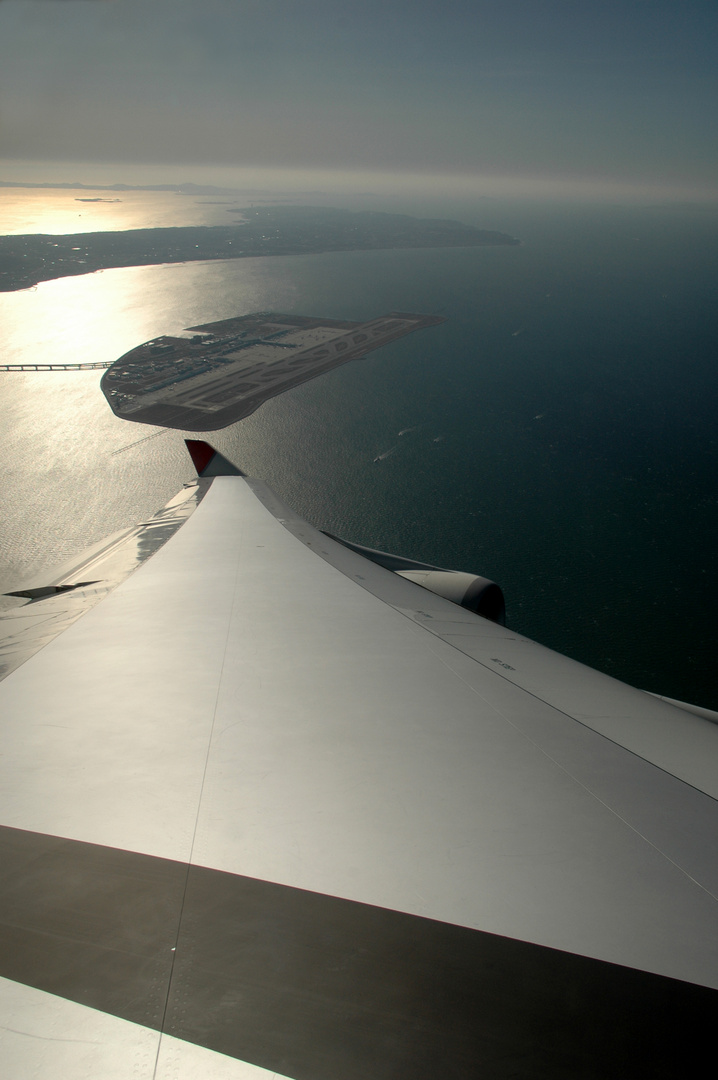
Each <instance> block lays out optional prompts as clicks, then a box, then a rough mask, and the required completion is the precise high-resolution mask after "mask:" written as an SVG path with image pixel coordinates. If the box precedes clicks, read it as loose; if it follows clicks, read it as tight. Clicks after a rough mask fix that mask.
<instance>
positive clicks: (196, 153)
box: [0, 0, 718, 198]
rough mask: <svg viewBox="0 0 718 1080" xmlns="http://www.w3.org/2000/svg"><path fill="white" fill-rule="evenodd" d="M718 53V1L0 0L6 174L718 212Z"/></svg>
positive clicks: (0, 151) (0, 147) (0, 141)
mask: <svg viewBox="0 0 718 1080" xmlns="http://www.w3.org/2000/svg"><path fill="white" fill-rule="evenodd" d="M717 42H718V4H716V3H715V0H600V2H599V0H593V2H589V0H361V2H359V0H353V2H347V0H0V159H2V160H3V161H12V160H15V161H22V162H43V161H52V162H60V161H67V162H75V161H78V162H88V163H93V162H94V163H102V162H108V163H113V164H114V163H120V164H121V163H127V164H128V165H129V164H137V163H149V164H154V165H157V166H160V165H162V166H171V165H174V164H183V165H193V164H194V165H196V166H206V165H208V164H213V165H221V166H238V167H242V168H253V169H261V168H266V169H295V170H312V169H314V170H329V171H331V170H335V171H337V172H341V171H344V172H346V173H352V172H355V173H358V172H361V171H364V172H375V173H382V172H386V173H392V174H399V175H401V174H406V175H412V176H416V175H426V176H441V175H445V176H454V177H480V176H481V177H493V178H494V180H495V181H496V182H501V181H502V180H504V179H505V180H506V181H507V182H519V183H523V184H524V186H526V185H528V187H530V186H531V184H534V185H541V184H543V185H544V186H545V185H546V184H552V183H555V184H558V185H561V184H563V185H567V184H568V185H569V186H570V185H576V186H578V187H580V186H581V185H584V186H587V189H588V188H590V187H591V186H593V188H594V189H596V190H598V189H599V188H600V187H601V186H603V187H605V189H606V190H607V191H608V190H611V189H612V188H615V189H616V190H619V189H627V188H630V187H631V186H633V187H635V189H636V190H648V189H650V188H654V189H656V190H661V191H664V192H665V193H666V194H668V195H671V196H674V197H679V198H680V197H686V198H691V197H697V198H717V197H718V171H717V169H716V166H717V165H718V139H717V138H716V129H715V116H716V105H717V104H718V100H717V99H718V93H717V90H718V64H716V62H715V56H716V44H717ZM0 172H2V170H0ZM0 178H2V177H1V176H0ZM117 178H118V179H119V177H117ZM182 179H188V177H187V176H186V175H185V176H183V177H182Z"/></svg>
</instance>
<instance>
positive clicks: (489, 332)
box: [0, 195, 718, 708]
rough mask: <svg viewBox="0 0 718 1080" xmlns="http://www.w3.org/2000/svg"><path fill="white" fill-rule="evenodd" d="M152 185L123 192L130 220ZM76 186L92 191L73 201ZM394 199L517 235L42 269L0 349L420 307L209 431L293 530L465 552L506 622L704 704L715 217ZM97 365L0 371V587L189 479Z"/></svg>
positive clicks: (44, 357) (1, 302)
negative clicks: (80, 272)
mask: <svg viewBox="0 0 718 1080" xmlns="http://www.w3.org/2000/svg"><path fill="white" fill-rule="evenodd" d="M163 198H164V199H165V200H166V199H167V197H166V196H164V197H163ZM139 205H140V200H139V197H133V203H132V210H133V218H132V221H133V227H136V222H137V221H139V220H141V214H139V211H138V206H139ZM157 205H158V204H157V202H156V199H155V201H153V200H152V198H151V197H150V196H149V195H147V206H148V210H147V219H148V221H150V220H156V219H157V214H158V210H157ZM93 206H96V207H98V208H99V209H98V213H99V212H100V211H101V212H102V213H104V214H105V215H107V213H109V211H110V210H112V212H113V213H115V212H116V210H115V209H113V208H112V207H111V206H110V205H109V204H108V205H107V206H104V205H103V204H87V206H86V205H85V204H82V211H83V214H84V213H90V212H91V210H92V207H93ZM195 206H196V207H198V209H193V210H192V214H195V213H199V214H201V213H203V211H202V210H201V207H200V204H199V203H196V204H195ZM375 208H379V207H375ZM388 208H389V209H391V210H392V211H396V210H397V209H401V207H399V206H396V205H392V206H391V207H388ZM406 209H407V210H408V211H410V212H414V211H415V210H416V209H417V208H416V207H414V206H408V207H406ZM421 209H422V210H424V212H426V213H428V214H431V215H432V216H446V217H459V218H461V219H462V220H464V221H466V222H469V223H472V224H476V225H479V226H484V227H486V228H495V229H501V230H503V231H506V232H509V233H511V234H512V235H515V236H517V237H519V238H520V239H521V241H522V243H521V245H520V246H519V247H485V248H465V249H426V250H417V251H412V250H390V251H363V252H337V253H330V254H324V255H308V256H286V257H281V258H279V257H277V258H264V259H247V260H237V261H231V262H209V263H195V264H186V265H175V266H160V267H140V268H130V269H120V270H108V271H104V272H102V273H98V274H93V275H88V276H86V277H75V278H67V279H61V280H58V281H52V282H46V283H43V284H41V285H39V286H38V287H37V288H36V289H33V290H26V291H23V292H19V293H11V294H3V295H0V342H1V343H2V350H1V354H2V355H1V357H0V360H1V362H4V363H8V362H11V363H23V362H25V363H33V362H43V363H44V362H47V361H49V360H54V361H56V362H65V363H67V362H88V361H106V362H109V361H111V360H114V359H116V358H117V357H118V356H120V355H121V354H122V353H124V352H125V351H127V350H129V349H130V348H132V347H134V346H135V345H137V344H139V343H140V342H142V341H144V340H147V339H148V338H150V337H153V336H155V335H158V334H162V333H172V332H173V331H176V330H179V329H181V328H183V327H187V326H190V325H193V324H196V323H200V322H209V321H212V320H215V319H221V318H227V317H229V316H232V315H239V314H244V313H248V312H251V311H256V310H276V311H284V312H296V313H299V314H307V315H320V316H325V317H329V318H339V319H356V320H363V319H369V318H373V317H376V316H378V315H381V314H384V313H386V312H388V311H392V310H399V311H401V310H404V311H418V312H430V313H438V314H441V315H444V316H445V317H446V319H447V322H445V323H444V324H442V325H441V326H438V327H433V328H431V329H427V330H422V331H419V332H417V333H414V334H412V335H410V336H408V337H406V338H404V339H402V340H400V341H397V342H394V343H392V344H391V345H388V346H386V347H385V348H383V349H381V350H380V351H379V352H377V353H374V354H371V355H370V356H369V357H367V358H366V359H364V360H361V361H356V362H352V363H350V364H348V365H346V366H344V367H340V368H337V369H335V370H334V371H332V372H330V373H328V374H327V375H324V376H322V377H321V378H319V379H316V380H314V381H313V382H310V383H307V384H305V385H304V386H301V387H298V388H296V389H295V390H292V391H289V392H288V393H286V394H284V395H282V396H281V397H279V398H275V399H273V400H271V401H269V402H267V403H266V404H265V405H264V406H262V408H261V409H260V410H259V411H258V412H257V413H255V414H254V415H253V416H251V417H249V418H247V419H245V420H243V421H241V422H240V423H239V424H237V425H234V426H233V427H231V428H227V429H225V430H224V431H221V432H216V433H213V434H212V435H211V436H210V438H211V441H212V442H214V443H215V445H217V446H218V448H220V449H221V450H222V451H223V452H224V453H225V454H227V455H228V456H229V457H231V458H232V459H233V460H235V461H236V462H237V463H238V464H239V465H241V467H242V468H243V469H244V470H245V471H247V472H249V473H250V474H252V475H255V476H258V477H261V478H262V479H264V480H266V481H267V482H268V483H269V484H270V485H271V486H272V487H273V488H274V489H275V490H276V491H277V493H278V494H279V495H280V496H282V497H283V498H284V499H285V500H286V501H287V502H288V503H289V504H290V505H291V506H292V507H294V508H295V509H296V510H297V511H298V512H299V513H301V514H303V515H304V516H305V517H307V518H308V519H309V520H310V521H312V522H313V523H314V524H316V525H318V526H319V527H321V528H324V529H328V530H329V531H331V532H334V533H337V534H339V535H342V536H346V537H348V538H350V539H353V540H356V541H359V542H361V543H365V544H369V545H371V546H374V547H379V548H383V549H384V550H388V551H393V552H397V553H400V554H403V555H407V556H410V557H414V558H417V559H420V560H423V561H428V562H432V563H436V564H438V565H442V566H447V567H451V568H455V569H460V570H470V571H474V572H477V573H480V574H485V575H486V576H489V577H491V578H493V579H494V580H496V581H498V582H499V584H500V585H501V586H502V588H503V589H504V592H505V595H506V600H507V610H508V621H509V624H510V625H511V626H512V627H514V628H515V629H516V630H518V631H520V632H522V633H524V634H526V635H528V636H530V637H533V638H535V639H536V640H538V641H541V642H542V643H544V644H546V645H549V646H551V647H553V648H556V649H559V650H561V651H563V652H566V653H568V654H569V655H571V656H574V657H576V658H577V659H579V660H582V661H584V662H586V663H589V664H591V665H593V666H595V667H598V668H600V669H601V670H604V671H607V672H609V673H610V674H614V675H616V676H618V677H620V678H622V679H625V680H627V681H629V682H631V683H633V684H634V685H638V686H641V687H644V688H646V689H649V690H653V691H656V692H659V693H664V694H668V695H671V696H674V697H679V698H683V699H685V700H693V701H697V702H701V703H703V704H707V705H712V706H713V707H714V708H716V707H718V678H717V677H716V664H715V619H714V614H713V609H714V604H715V596H716V585H717V580H716V579H717V577H718V572H717V568H716V560H715V556H714V550H713V549H714V538H715V535H716V524H717V523H718V509H717V507H718V490H717V486H716V483H717V481H716V464H717V462H716V458H717V457H718V451H717V443H716V421H715V401H716V389H717V387H716V383H717V382H718V376H717V373H716V363H715V348H716V346H715V342H716V316H715V303H714V299H713V298H714V295H715V286H716V279H717V277H718V272H717V270H716V262H715V250H716V241H717V240H718V215H716V214H714V213H712V212H710V211H707V210H699V209H696V208H691V207H675V206H674V207H653V208H641V207H633V208H625V207H611V206H605V205H604V206H579V205H572V206H567V207H559V206H556V205H539V204H535V205H531V204H528V203H525V202H524V203H519V202H516V203H502V202H499V201H498V200H482V201H480V202H476V203H474V204H469V203H466V204H463V205H461V206H457V205H453V206H446V207H444V206H443V205H442V203H441V201H440V200H437V201H436V202H435V204H432V205H431V206H428V205H427V206H426V207H422V208H421ZM206 212H207V213H211V214H214V215H216V214H217V213H219V212H220V209H219V208H218V207H217V206H216V205H212V206H211V209H210V207H209V206H208V208H207V211H206ZM162 214H163V215H165V214H166V210H165V208H164V203H163V204H162ZM138 215H139V216H138ZM153 215H154V217H153ZM183 215H184V217H186V216H187V211H186V210H183ZM190 216H191V215H190ZM162 220H163V221H164V220H165V217H162ZM213 220H214V219H213ZM168 223H169V222H168ZM58 231H60V230H58ZM62 231H67V230H66V228H65V227H63V230H62ZM100 375H101V373H100V372H96V371H95V372H68V373H60V372H52V373H25V374H15V373H0V432H1V437H2V446H3V484H2V493H1V495H0V499H1V505H0V511H1V512H2V526H1V528H2V532H1V533H0V586H1V587H2V588H3V589H7V588H11V587H12V586H13V585H15V584H17V582H18V581H19V580H21V579H22V578H23V577H24V576H27V575H28V574H30V573H31V572H36V571H37V570H39V569H40V568H42V567H44V566H51V565H52V564H53V563H56V562H59V561H61V560H63V559H65V558H68V557H69V556H70V555H71V554H73V553H74V552H75V551H78V550H81V549H82V548H83V547H85V546H87V545H88V544H90V543H92V542H94V541H95V540H97V539H100V538H101V537H102V536H104V535H106V534H107V533H109V532H112V531H114V530H116V529H119V528H121V527H124V526H128V525H132V524H134V523H135V522H136V521H138V520H143V519H144V518H146V516H147V515H148V514H150V513H152V512H153V510H155V509H157V508H158V507H159V506H160V505H162V503H163V502H164V501H166V500H167V499H168V498H169V497H171V495H172V494H174V492H175V491H176V490H177V489H178V488H179V487H180V486H181V484H182V482H183V481H186V480H188V479H190V478H191V476H192V467H191V464H190V463H189V459H188V458H187V455H186V452H185V450H184V447H183V444H182V435H181V433H179V432H162V431H161V430H160V429H156V428H149V427H145V426H143V425H138V424H133V423H130V422H127V421H123V420H119V419H117V418H116V417H114V416H113V415H112V413H111V412H110V410H109V407H108V406H107V404H106V402H105V400H104V397H103V395H102V393H101V392H100V390H99V379H100Z"/></svg>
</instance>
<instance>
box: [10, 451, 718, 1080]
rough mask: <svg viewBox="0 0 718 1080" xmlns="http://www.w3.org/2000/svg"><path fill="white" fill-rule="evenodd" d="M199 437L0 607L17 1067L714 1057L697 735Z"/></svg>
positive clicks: (714, 759)
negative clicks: (169, 479)
mask: <svg viewBox="0 0 718 1080" xmlns="http://www.w3.org/2000/svg"><path fill="white" fill-rule="evenodd" d="M194 450H195V454H196V460H197V462H198V465H199V469H200V473H201V476H200V478H199V479H198V481H197V482H196V483H195V484H193V485H189V486H187V487H186V488H185V489H184V490H183V492H181V493H180V494H179V496H178V497H177V498H176V499H175V500H173V501H172V503H171V504H170V505H169V506H168V507H167V508H165V510H164V511H161V512H160V514H159V515H158V516H157V517H156V518H154V519H152V520H150V521H148V522H145V523H142V524H141V525H140V526H138V527H137V529H134V530H130V531H128V532H127V533H125V534H120V535H118V536H116V537H113V538H110V540H108V541H107V542H106V543H105V544H104V545H98V546H97V547H96V548H95V549H94V550H93V551H92V552H91V553H90V554H89V556H87V557H86V558H84V559H82V560H77V561H76V563H75V564H74V565H70V566H68V567H65V568H64V569H63V570H62V572H60V573H58V574H56V575H55V576H54V577H52V578H45V579H43V580H40V581H38V582H36V583H35V584H33V585H31V586H28V587H26V588H25V589H20V590H17V593H16V594H15V595H14V596H13V597H12V598H7V599H6V601H5V604H6V610H5V611H4V614H3V617H2V631H3V633H4V638H3V641H4V642H5V645H4V648H3V649H2V650H1V651H0V661H2V663H3V664H4V669H3V670H4V672H5V678H4V679H3V681H2V682H1V683H0V717H1V719H0V752H1V753H0V811H1V813H2V817H1V818H0V820H1V821H2V827H1V828H0V860H1V865H2V877H1V884H0V1002H1V1005H0V1025H1V1028H0V1038H1V1041H0V1063H1V1065H2V1075H3V1077H6V1078H8V1080H25V1078H27V1077H30V1076H32V1077H33V1078H40V1080H50V1078H51V1077H52V1078H53V1080H56V1078H58V1077H63V1078H72V1080H76V1078H77V1080H84V1078H88V1080H90V1078H91V1080H110V1078H112V1080H114V1078H118V1080H119V1078H127V1077H132V1078H133V1080H149V1078H154V1080H170V1078H173V1080H194V1078H197V1077H202V1078H208V1080H213V1078H216V1080H269V1078H271V1077H290V1078H292V1080H368V1078H378V1080H389V1078H391V1080H415V1078H416V1080H435V1078H437V1077H441V1078H442V1080H443V1078H456V1080H459V1078H461V1080H463V1078H474V1077H481V1078H484V1077H488V1078H509V1077H511V1078H524V1077H525V1078H527V1080H528V1078H531V1080H535V1078H543V1077H545V1078H547V1080H548V1078H551V1080H556V1078H564V1077H565V1078H566V1080H569V1078H571V1080H575V1078H577V1077H591V1078H594V1077H595V1078H601V1080H603V1078H606V1077H631V1078H635V1077H651V1078H652V1080H653V1078H656V1077H671V1078H675V1077H676V1076H683V1075H691V1074H692V1073H693V1072H694V1071H697V1068H698V1067H700V1068H703V1067H704V1062H703V1058H704V1055H705V1054H709V1055H710V1056H712V1045H713V1037H712V1032H713V1023H714V1017H715V1011H716V1005H717V1004H718V994H717V993H716V990H717V989H718V963H717V954H718V947H717V946H718V933H717V931H716V914H717V911H718V906H717V904H716V890H717V889H718V852H717V850H716V848H717V842H716V838H717V836H718V828H717V826H718V802H717V801H716V796H717V795H718V726H717V725H716V723H714V722H712V721H711V718H710V714H708V715H696V714H694V713H692V712H690V711H688V709H687V708H680V707H678V706H676V705H674V704H670V703H668V702H665V701H662V700H658V699H656V698H654V697H652V696H651V695H649V694H646V693H644V692H642V691H640V690H636V689H633V688H631V687H628V686H626V685H624V684H622V683H619V682H617V681H616V680H614V679H611V678H609V677H608V676H605V675H602V674H599V673H598V672H595V671H592V670H590V669H587V668H585V667H583V666H582V665H580V664H578V663H575V662H573V661H571V660H569V659H567V658H565V657H563V656H560V655H558V654H556V653H554V652H551V651H550V650H548V649H545V648H543V647H542V646H540V645H538V644H536V643H535V642H533V641H530V640H528V639H526V638H524V637H522V636H521V635H520V634H517V633H516V632H515V631H512V630H511V629H509V628H507V627H505V626H503V625H501V623H500V621H498V622H496V621H492V620H491V619H489V618H485V617H482V616H481V615H479V614H476V613H475V612H474V611H472V610H467V608H466V607H462V606H460V604H457V603H453V602H451V601H450V600H448V599H446V598H445V597H444V596H441V595H437V594H436V593H435V592H432V591H430V589H429V588H425V587H423V586H422V584H419V583H418V582H419V581H420V580H424V581H425V584H428V585H430V584H431V582H429V581H428V579H427V578H426V577H424V578H422V572H421V568H420V569H419V570H417V571H415V572H414V571H407V573H406V574H404V575H402V574H401V573H400V572H397V570H396V569H392V568H390V566H388V565H386V559H385V565H380V562H381V560H379V561H376V558H371V557H369V555H368V554H366V553H365V554H363V553H362V551H361V550H357V549H356V548H353V547H352V546H351V545H349V546H347V545H346V544H345V543H342V542H339V541H337V540H336V539H332V538H330V537H328V536H326V535H325V534H323V533H321V532H319V531H318V530H316V529H314V528H313V527H312V526H310V525H309V524H307V522H305V521H303V520H302V519H301V518H299V517H298V516H297V515H296V514H294V513H293V512H292V511H291V510H290V509H289V508H288V507H286V506H284V505H283V504H282V503H281V502H280V501H279V499H277V497H276V496H275V495H274V494H273V493H272V492H271V491H270V490H269V489H268V488H267V487H266V486H265V485H264V484H263V483H261V482H260V481H258V480H254V479H251V478H249V477H246V476H244V475H242V474H241V473H240V472H239V470H237V469H234V468H233V467H232V466H231V465H230V464H229V463H228V462H226V461H225V460H224V459H222V458H221V456H220V455H215V454H213V452H212V451H211V449H210V448H206V449H205V450H201V448H200V449H198V447H197V446H195V447H194ZM377 554H378V553H374V556H376V555H377ZM386 558H389V557H386ZM400 562H401V560H400ZM401 569H402V567H401V566H399V567H398V570H399V571H401ZM404 569H406V568H404ZM435 569H436V568H430V567H429V568H426V567H425V568H424V570H423V573H424V575H426V574H430V573H432V572H433V571H434V570H435ZM412 573H413V574H414V580H411V575H412ZM407 574H408V576H407ZM43 590H44V591H43ZM80 616H82V617H80ZM497 617H498V615H497ZM704 712H705V711H704ZM709 1059H710V1058H709Z"/></svg>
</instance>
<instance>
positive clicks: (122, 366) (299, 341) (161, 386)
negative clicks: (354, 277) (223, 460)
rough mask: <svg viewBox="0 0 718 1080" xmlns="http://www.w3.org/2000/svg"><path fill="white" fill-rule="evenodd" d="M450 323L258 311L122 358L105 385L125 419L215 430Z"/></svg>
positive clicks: (405, 316) (393, 315)
mask: <svg viewBox="0 0 718 1080" xmlns="http://www.w3.org/2000/svg"><path fill="white" fill-rule="evenodd" d="M445 321H446V320H445V319H444V318H442V316H440V315H414V314H411V313H409V312H401V311H392V312H390V313H389V314H388V315H382V316H381V317H380V318H378V319H372V320H370V321H369V322H364V323H360V322H347V321H342V320H338V319H321V318H312V317H311V316H306V315H282V314H276V313H273V312H259V313H257V314H254V315H240V316H238V317H236V318H234V319H223V320H221V321H220V322H214V323H203V324H202V325H201V326H190V327H188V330H187V331H186V333H187V334H191V335H192V336H191V337H189V336H188V337H185V338H181V337H159V338H155V339H154V340H152V341H147V342H145V344H144V345H139V346H138V347H137V348H136V349H132V350H131V351H130V352H128V353H125V355H124V356H121V357H120V359H119V360H116V361H115V363H114V364H113V365H112V367H110V368H108V370H107V371H106V372H105V374H104V375H103V377H102V381H101V383H100V386H101V388H102V391H103V393H104V395H105V397H106V398H107V400H108V402H109V404H110V407H111V409H112V411H113V412H114V413H115V415H116V416H119V417H121V418H122V419H123V420H134V421H135V422H137V423H140V424H152V425H156V426H160V427H168V428H178V429H179V430H180V431H217V430H218V429H219V428H224V427H227V426H228V425H229V424H234V423H236V421H237V420H242V419H243V418H244V417H245V416H249V415H250V413H253V412H254V411H255V410H256V409H258V408H259V406H260V405H261V404H262V403H263V402H264V401H266V400H267V399H268V398H271V397H276V395H277V394H282V393H284V391H285V390H289V389H290V388H291V387H293V386H299V385H300V383H303V382H306V381H307V380H308V379H313V378H315V377H316V376H317V375H321V374H323V372H325V371H329V370H331V369H332V368H335V367H337V366H338V365H339V364H345V363H347V361H349V360H358V359H360V358H361V357H362V356H366V355H367V353H370V352H373V351H374V349H378V348H380V347H381V346H382V345H386V344H388V342H390V341H395V340H396V339H397V338H400V337H404V335H405V334H410V333H412V331H414V330H419V329H421V328H422V327H427V326H436V325H437V324H439V323H443V322H445Z"/></svg>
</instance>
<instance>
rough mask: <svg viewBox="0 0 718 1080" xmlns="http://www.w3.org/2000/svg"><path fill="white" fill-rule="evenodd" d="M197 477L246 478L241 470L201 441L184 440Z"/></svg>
mask: <svg viewBox="0 0 718 1080" xmlns="http://www.w3.org/2000/svg"><path fill="white" fill-rule="evenodd" d="M185 446H186V447H187V449H188V450H189V456H190V457H191V458H192V463H193V464H194V467H195V469H196V470H197V475H198V476H246V475H247V474H246V473H243V472H242V470H241V469H238V468H237V466H236V465H233V464H232V462H231V461H228V460H227V458H226V457H223V455H222V454H220V453H218V452H217V450H215V448H214V447H213V446H210V445H209V443H206V442H202V440H201V439H185Z"/></svg>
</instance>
